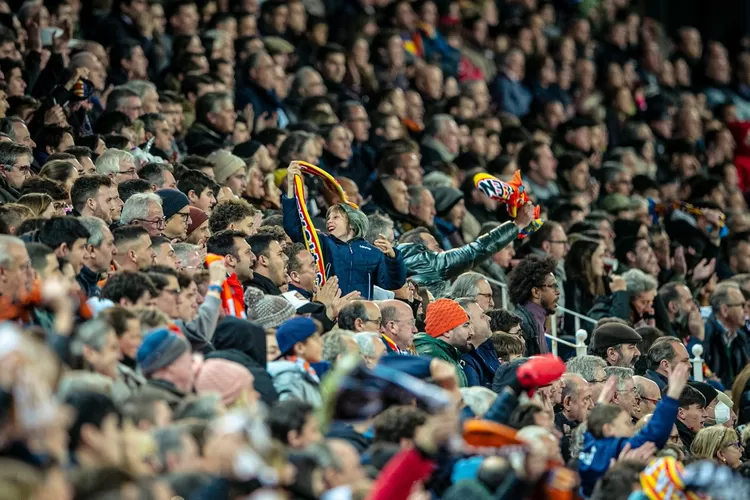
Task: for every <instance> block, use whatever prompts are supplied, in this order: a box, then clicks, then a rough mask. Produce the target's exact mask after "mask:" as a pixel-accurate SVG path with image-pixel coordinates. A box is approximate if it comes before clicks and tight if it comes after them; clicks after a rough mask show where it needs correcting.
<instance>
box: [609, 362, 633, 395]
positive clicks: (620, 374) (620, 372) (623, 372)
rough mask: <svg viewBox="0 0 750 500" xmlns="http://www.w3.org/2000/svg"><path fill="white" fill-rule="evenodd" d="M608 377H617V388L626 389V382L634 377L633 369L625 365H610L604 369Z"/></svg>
mask: <svg viewBox="0 0 750 500" xmlns="http://www.w3.org/2000/svg"><path fill="white" fill-rule="evenodd" d="M604 373H606V374H607V377H617V390H618V391H624V390H625V382H627V381H628V380H629V379H632V378H633V369H632V368H625V367H624V366H608V367H606V368H605V369H604Z"/></svg>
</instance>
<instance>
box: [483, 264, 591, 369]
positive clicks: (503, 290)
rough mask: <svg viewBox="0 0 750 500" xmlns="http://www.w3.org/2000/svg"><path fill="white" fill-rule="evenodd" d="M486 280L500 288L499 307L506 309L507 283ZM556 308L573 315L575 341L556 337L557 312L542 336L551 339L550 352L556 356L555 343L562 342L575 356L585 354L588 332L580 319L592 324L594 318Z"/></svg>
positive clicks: (490, 279)
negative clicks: (572, 350)
mask: <svg viewBox="0 0 750 500" xmlns="http://www.w3.org/2000/svg"><path fill="white" fill-rule="evenodd" d="M484 278H485V279H486V280H487V282H489V283H491V284H493V285H495V286H497V287H498V288H500V302H501V304H500V305H501V307H502V308H503V309H508V285H506V284H505V283H501V282H500V281H497V280H494V279H492V278H488V277H486V276H485V277H484ZM557 310H558V311H559V312H561V313H563V315H565V314H568V315H570V316H573V326H574V328H575V331H576V343H575V344H573V343H571V342H568V341H566V340H563V339H561V338H558V335H557V314H555V315H554V316H552V317H551V318H550V333H549V334H546V333H545V334H544V336H545V337H546V338H548V339H550V340H551V341H552V353H553V354H554V355H555V356H557V345H558V344H563V345H566V346H568V347H572V348H574V349H575V350H576V357H578V356H585V355H586V344H585V342H586V339H587V338H588V333H587V332H586V330H584V329H582V328H581V321H584V322H587V323H591V324H592V325H595V324H596V320H595V319H591V318H589V317H588V316H586V315H584V314H581V313H578V312H576V311H571V310H570V309H566V308H564V307H558V308H557Z"/></svg>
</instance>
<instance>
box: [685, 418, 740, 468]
mask: <svg viewBox="0 0 750 500" xmlns="http://www.w3.org/2000/svg"><path fill="white" fill-rule="evenodd" d="M739 440H740V437H739V435H738V434H737V431H735V430H734V429H730V428H728V427H724V426H723V425H713V426H711V427H705V428H703V429H701V430H699V431H698V433H697V434H696V435H695V439H694V440H693V444H692V445H691V446H690V453H692V454H693V455H694V456H696V457H697V458H706V459H709V460H715V459H716V455H717V453H719V452H720V451H721V450H723V449H724V448H726V447H727V446H730V445H732V444H735V443H737V442H738V441H739Z"/></svg>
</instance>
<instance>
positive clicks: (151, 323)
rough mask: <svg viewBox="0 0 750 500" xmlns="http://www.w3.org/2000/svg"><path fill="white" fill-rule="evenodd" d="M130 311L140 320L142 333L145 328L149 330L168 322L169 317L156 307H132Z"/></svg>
mask: <svg viewBox="0 0 750 500" xmlns="http://www.w3.org/2000/svg"><path fill="white" fill-rule="evenodd" d="M131 312H132V313H133V314H135V317H136V318H137V319H138V321H139V322H140V324H141V328H142V329H143V330H144V333H145V332H146V330H151V329H153V328H158V327H166V326H167V325H169V323H170V321H169V317H168V316H167V315H166V314H164V313H163V312H161V311H159V310H158V309H152V308H149V307H142V308H138V309H132V310H131Z"/></svg>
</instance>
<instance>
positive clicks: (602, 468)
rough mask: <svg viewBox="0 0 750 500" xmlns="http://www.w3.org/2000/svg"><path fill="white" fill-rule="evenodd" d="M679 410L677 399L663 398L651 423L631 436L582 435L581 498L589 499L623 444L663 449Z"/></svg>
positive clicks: (579, 460)
mask: <svg viewBox="0 0 750 500" xmlns="http://www.w3.org/2000/svg"><path fill="white" fill-rule="evenodd" d="M678 407H679V402H678V401H677V400H676V399H672V398H670V397H667V396H664V397H663V398H662V400H661V401H660V402H659V404H657V405H656V409H655V410H654V416H653V417H651V420H649V421H648V423H647V424H646V425H645V426H644V427H643V428H642V429H641V430H640V432H638V433H636V434H635V435H634V436H633V437H629V438H624V437H623V438H615V437H610V438H602V439H596V438H595V437H594V436H592V435H591V433H590V432H587V433H586V434H585V435H584V436H583V449H582V450H581V453H580V454H579V455H578V474H579V475H580V476H581V495H583V496H584V497H585V498H588V497H589V496H591V493H592V492H593V491H594V486H595V485H596V482H597V481H598V480H599V479H600V478H601V477H602V476H603V475H604V473H605V472H607V469H609V461H610V460H612V459H613V458H614V459H616V458H617V457H618V456H619V455H620V452H622V449H623V448H624V447H625V445H627V444H630V447H631V449H636V448H639V447H641V446H643V445H644V444H646V443H647V442H648V441H651V442H652V443H654V444H655V445H656V448H657V449H662V448H664V445H666V444H667V441H668V440H669V434H670V433H671V432H672V426H673V425H674V423H675V419H676V418H677V409H678Z"/></svg>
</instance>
